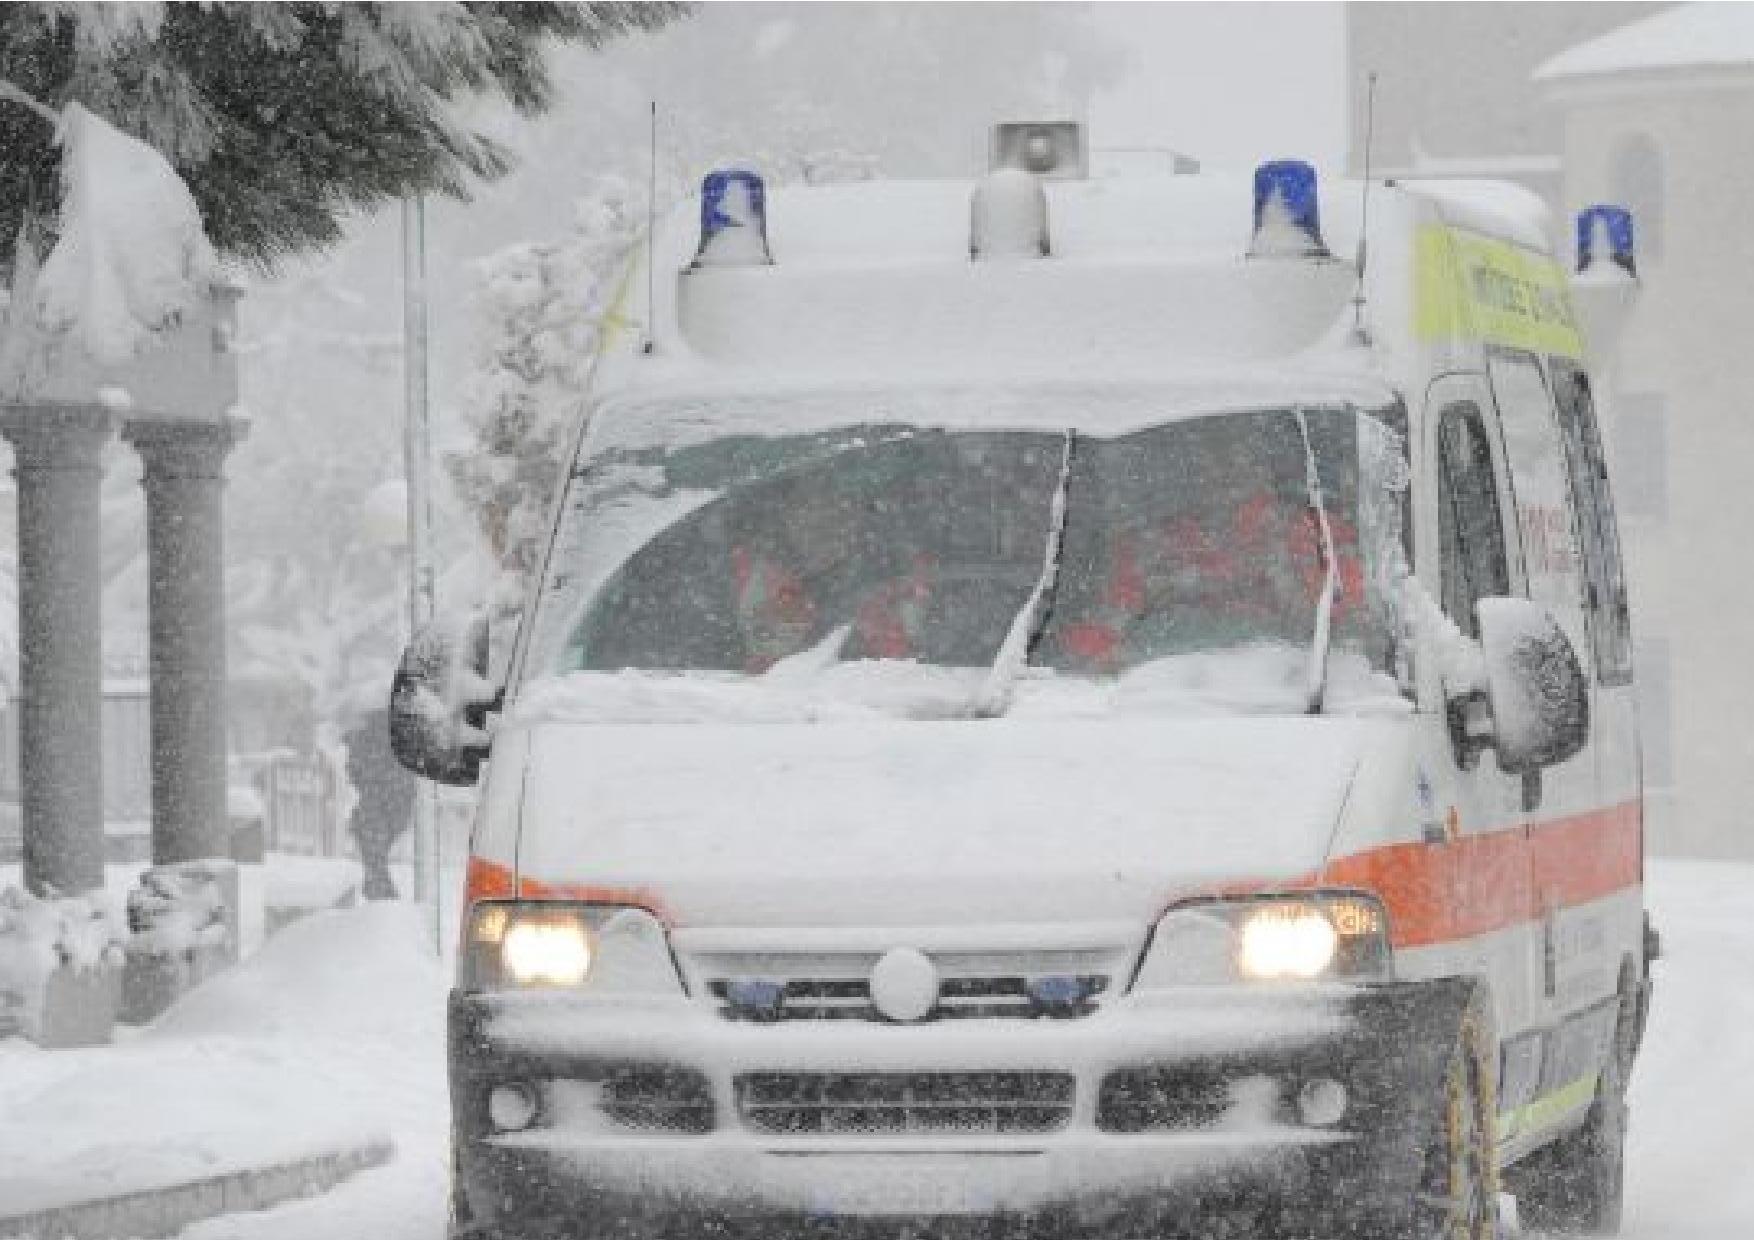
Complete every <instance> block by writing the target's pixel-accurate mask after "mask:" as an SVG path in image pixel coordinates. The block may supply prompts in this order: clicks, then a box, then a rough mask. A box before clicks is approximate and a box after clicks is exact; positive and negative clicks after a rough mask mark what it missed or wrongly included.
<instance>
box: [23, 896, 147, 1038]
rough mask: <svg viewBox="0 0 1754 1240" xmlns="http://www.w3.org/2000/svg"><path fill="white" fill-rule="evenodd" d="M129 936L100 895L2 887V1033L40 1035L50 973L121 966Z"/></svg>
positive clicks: (28, 1035)
mask: <svg viewBox="0 0 1754 1240" xmlns="http://www.w3.org/2000/svg"><path fill="white" fill-rule="evenodd" d="M124 937H125V935H124V931H123V928H122V926H121V925H120V924H119V923H118V922H117V921H116V919H115V917H114V916H113V915H112V913H111V911H110V909H109V907H108V905H107V904H106V903H105V902H104V900H103V898H102V897H101V896H98V895H87V896H64V897H51V898H43V897H38V896H33V895H31V894H29V893H28V892H26V891H24V890H23V889H22V888H19V887H8V888H7V889H5V890H4V891H0V1035H4V1034H6V1033H11V1032H18V1033H22V1034H24V1035H25V1036H27V1037H35V1036H36V1035H37V1032H38V1031H39V1029H40V1028H41V1026H42V1021H43V1002H44V996H45V994H46V993H47V988H48V984H49V978H50V976H51V975H52V974H55V973H57V972H60V971H63V970H66V971H73V972H82V971H90V970H94V969H99V968H104V967H112V968H113V967H119V966H120V965H121V963H122V945H123V941H124Z"/></svg>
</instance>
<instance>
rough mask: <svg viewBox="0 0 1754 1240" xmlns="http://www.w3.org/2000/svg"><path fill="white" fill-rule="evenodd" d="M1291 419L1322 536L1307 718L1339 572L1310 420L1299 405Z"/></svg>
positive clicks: (1322, 676)
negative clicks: (1317, 466) (1310, 430)
mask: <svg viewBox="0 0 1754 1240" xmlns="http://www.w3.org/2000/svg"><path fill="white" fill-rule="evenodd" d="M1293 416H1295V417H1296V419H1297V433H1298V434H1299V435H1300V436H1302V438H1303V480H1304V486H1305V487H1306V488H1308V491H1309V509H1310V511H1311V512H1312V513H1314V514H1315V518H1316V528H1317V530H1318V531H1319V532H1320V535H1321V548H1320V550H1321V557H1322V593H1321V597H1320V598H1319V599H1317V600H1316V617H1315V634H1314V635H1313V636H1312V637H1311V639H1310V653H1309V657H1310V665H1309V704H1308V706H1307V707H1306V710H1307V712H1308V713H1309V714H1312V715H1319V714H1320V713H1321V711H1322V706H1323V702H1324V699H1326V697H1327V694H1328V644H1329V640H1330V638H1331V636H1332V633H1333V627H1334V592H1335V590H1336V589H1337V588H1338V586H1339V569H1338V565H1337V564H1336V563H1335V559H1334V531H1333V528H1332V527H1331V526H1330V525H1329V524H1328V504H1327V499H1326V497H1325V496H1324V495H1323V494H1322V477H1321V474H1320V473H1319V472H1318V471H1317V469H1316V454H1315V445H1314V444H1313V443H1312V442H1311V441H1310V437H1309V419H1308V418H1307V417H1306V416H1305V415H1304V411H1303V406H1301V405H1299V406H1298V407H1297V408H1296V409H1295V410H1294V411H1293Z"/></svg>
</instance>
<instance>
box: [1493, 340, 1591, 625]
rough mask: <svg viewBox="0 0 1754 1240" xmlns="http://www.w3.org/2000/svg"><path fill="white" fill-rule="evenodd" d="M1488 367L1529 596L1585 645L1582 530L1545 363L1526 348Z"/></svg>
mask: <svg viewBox="0 0 1754 1240" xmlns="http://www.w3.org/2000/svg"><path fill="white" fill-rule="evenodd" d="M1486 369H1487V374H1488V375H1489V376H1490V377H1491V380H1492V394H1493V396H1494V397H1495V398H1496V399H1497V401H1498V412H1499V419H1500V426H1501V428H1502V430H1503V433H1504V456H1505V462H1506V464H1507V465H1508V466H1509V469H1510V484H1511V490H1512V492H1513V493H1514V494H1515V496H1516V514H1517V527H1518V533H1519V534H1520V535H1521V536H1522V548H1523V565H1524V568H1525V570H1526V572H1527V575H1528V582H1529V597H1530V598H1531V599H1533V600H1535V601H1536V602H1538V603H1541V604H1543V605H1545V606H1546V607H1547V608H1549V609H1550V610H1551V611H1552V612H1553V613H1554V614H1555V615H1556V616H1558V617H1559V618H1560V619H1561V621H1562V622H1567V623H1568V624H1574V625H1575V626H1576V628H1575V630H1574V632H1573V635H1572V639H1573V640H1574V641H1576V642H1579V643H1582V642H1583V640H1584V639H1585V636H1586V633H1585V629H1586V626H1587V624H1588V620H1587V614H1588V607H1589V597H1588V595H1589V590H1588V582H1587V581H1586V580H1585V578H1584V574H1583V572H1582V571H1581V570H1582V568H1583V563H1582V558H1583V557H1582V555H1581V553H1580V550H1579V545H1578V544H1579V543H1580V541H1582V540H1583V536H1584V530H1583V529H1582V528H1580V525H1581V523H1580V522H1579V521H1578V520H1577V515H1576V508H1575V506H1574V505H1573V503H1572V482H1571V471H1570V469H1569V468H1568V463H1567V459H1566V446H1565V442H1564V439H1563V437H1562V436H1561V435H1560V434H1559V427H1558V424H1557V421H1556V419H1555V418H1554V411H1553V403H1552V401H1551V399H1550V398H1549V396H1548V394H1547V380H1546V378H1545V376H1543V375H1542V373H1541V367H1540V363H1538V362H1537V361H1536V360H1535V359H1534V357H1532V356H1531V355H1529V354H1526V353H1510V352H1499V351H1495V352H1493V353H1492V354H1491V355H1490V356H1489V357H1488V358H1487V366H1486ZM1580 653H1581V645H1580Z"/></svg>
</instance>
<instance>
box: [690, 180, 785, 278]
mask: <svg viewBox="0 0 1754 1240" xmlns="http://www.w3.org/2000/svg"><path fill="white" fill-rule="evenodd" d="M772 262H773V255H772V253H770V252H769V250H768V248H767V185H766V184H765V183H764V182H763V181H762V179H761V175H760V174H759V173H755V172H750V171H749V170H748V169H745V168H721V169H719V170H718V171H716V172H709V173H707V174H706V177H705V179H704V180H702V181H701V183H700V248H699V249H698V250H696V251H695V254H694V264H693V265H694V266H695V267H765V266H768V265H770V264H772Z"/></svg>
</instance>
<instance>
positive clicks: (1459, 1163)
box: [1407, 1003, 1498, 1240]
mask: <svg viewBox="0 0 1754 1240" xmlns="http://www.w3.org/2000/svg"><path fill="white" fill-rule="evenodd" d="M1496 1061H1497V1051H1496V1048H1495V1047H1494V1046H1493V1039H1492V1037H1491V1035H1490V1033H1489V1032H1488V1025H1487V1022H1486V1021H1485V1019H1484V1018H1483V1016H1482V1013H1481V1010H1480V1007H1479V1005H1478V1003H1476V1004H1474V1005H1470V1007H1469V1008H1468V1010H1467V1011H1466V1013H1464V1015H1463V1017H1462V1024H1461V1028H1460V1030H1459V1031H1458V1035H1457V1038H1456V1045H1455V1048H1454V1050H1453V1051H1452V1052H1451V1054H1450V1060H1449V1064H1448V1066H1447V1068H1446V1069H1445V1071H1444V1079H1443V1096H1442V1098H1441V1100H1440V1105H1439V1107H1438V1114H1437V1121H1436V1123H1435V1124H1434V1125H1433V1127H1432V1131H1431V1133H1430V1135H1429V1137H1428V1138H1427V1142H1426V1147H1425V1151H1424V1158H1423V1170H1422V1172H1421V1175H1420V1183H1419V1189H1418V1191H1417V1193H1416V1194H1415V1197H1414V1202H1413V1219H1412V1224H1413V1225H1412V1226H1411V1227H1410V1228H1409V1229H1407V1234H1410V1235H1411V1236H1414V1237H1417V1240H1497V1236H1498V1161H1497V1152H1496V1132H1497V1129H1496V1123H1497V1114H1498V1088H1497V1082H1496V1080H1495V1078H1494V1074H1493V1065H1494V1064H1495V1063H1496Z"/></svg>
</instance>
